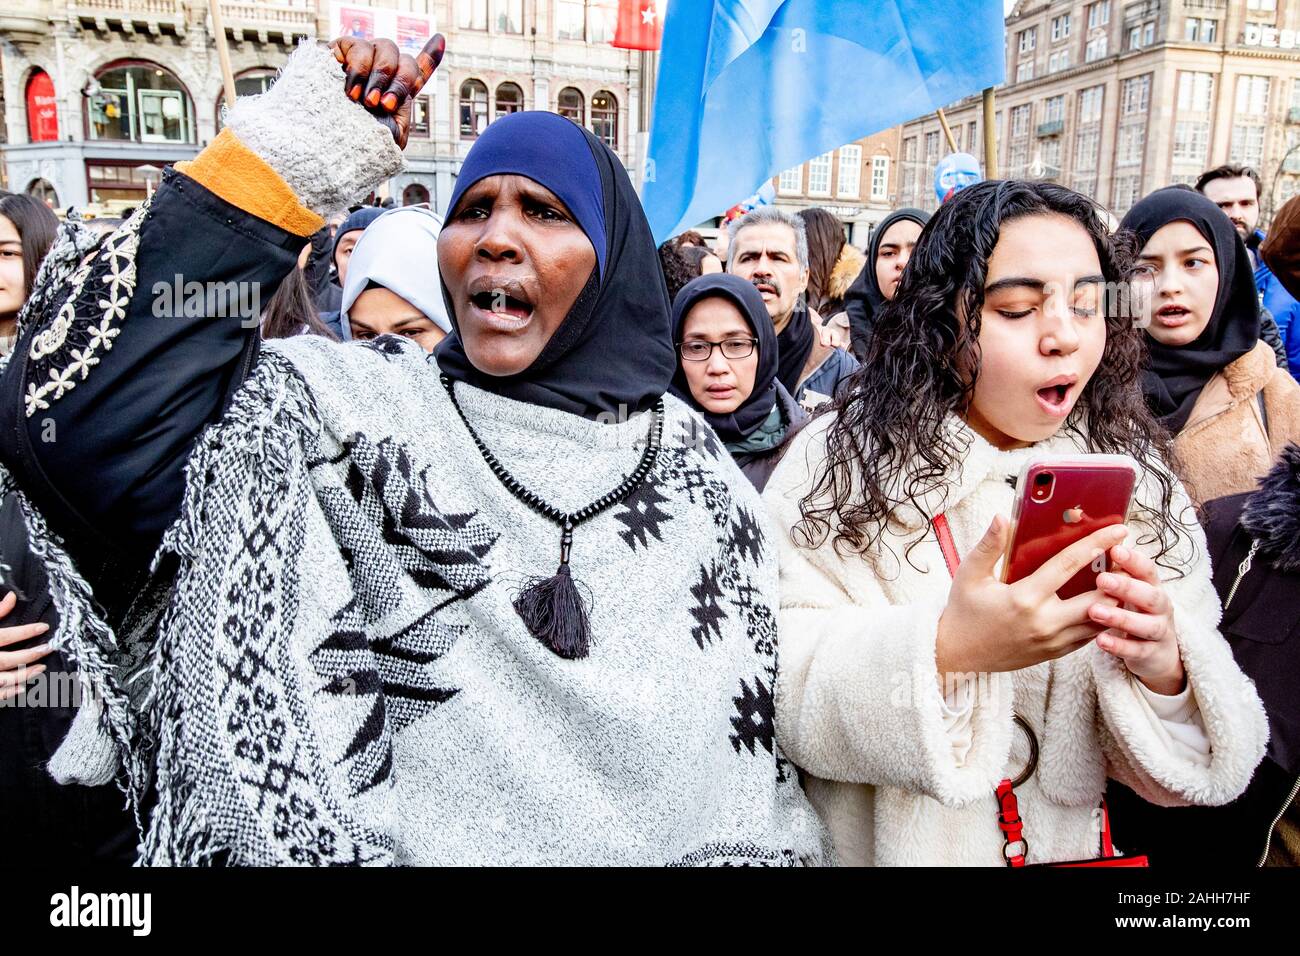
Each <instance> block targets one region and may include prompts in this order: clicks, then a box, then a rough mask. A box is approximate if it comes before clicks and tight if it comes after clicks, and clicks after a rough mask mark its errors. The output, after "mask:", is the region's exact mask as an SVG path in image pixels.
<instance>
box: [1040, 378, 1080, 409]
mask: <svg viewBox="0 0 1300 956" xmlns="http://www.w3.org/2000/svg"><path fill="white" fill-rule="evenodd" d="M1074 385H1075V380H1074V379H1073V378H1070V377H1062V378H1058V379H1054V380H1053V381H1051V382H1048V383H1047V384H1046V385H1044V386H1043V387H1042V388H1040V389H1038V390H1037V392H1035V394H1036V395H1037V396H1038V402H1039V404H1040V405H1042V407H1043V408H1044V409H1045V410H1046V411H1047V412H1048V413H1049V414H1051V415H1056V416H1063V415H1065V414H1066V412H1068V411H1069V409H1070V404H1071V403H1070V393H1071V392H1072V391H1073V390H1074Z"/></svg>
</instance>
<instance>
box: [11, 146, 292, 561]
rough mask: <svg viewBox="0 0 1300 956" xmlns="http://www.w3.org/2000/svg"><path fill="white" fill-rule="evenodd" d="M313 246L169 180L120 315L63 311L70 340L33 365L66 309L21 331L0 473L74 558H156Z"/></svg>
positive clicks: (101, 304) (89, 306)
mask: <svg viewBox="0 0 1300 956" xmlns="http://www.w3.org/2000/svg"><path fill="white" fill-rule="evenodd" d="M107 241H111V240H107ZM305 241H306V240H305V238H303V237H300V236H296V235H293V234H292V233H289V232H286V231H284V230H282V229H280V228H279V227H277V226H274V225H272V224H270V223H267V222H265V221H262V220H260V219H257V218H256V217H253V216H251V215H250V214H248V213H246V212H244V211H242V210H241V209H239V208H238V207H236V206H233V205H231V204H229V203H227V202H225V201H224V200H222V199H221V198H220V197H218V196H217V195H215V194H214V193H212V192H210V191H209V190H207V189H205V188H204V187H203V186H202V185H200V184H199V183H198V182H197V181H195V180H193V179H190V178H189V177H188V176H185V175H184V174H181V173H177V172H175V171H174V170H171V169H169V170H167V172H166V174H165V176H164V181H163V183H162V185H161V186H160V187H159V189H158V191H157V193H156V194H155V195H154V197H153V201H152V204H151V206H150V207H149V209H148V211H147V213H146V215H145V218H144V220H143V221H142V222H141V224H140V228H139V245H138V250H137V251H136V253H135V256H134V261H135V268H136V284H135V288H134V290H133V292H132V293H131V295H130V299H129V304H127V305H126V307H125V315H124V316H122V315H117V316H114V315H113V314H112V313H111V311H108V303H106V302H105V301H104V300H103V299H97V298H96V296H95V295H94V294H89V295H87V294H83V295H80V296H77V297H76V298H75V299H69V301H70V302H71V303H72V304H73V305H74V306H75V316H74V319H73V328H72V331H71V332H69V334H68V335H67V338H66V342H65V344H64V345H63V346H62V347H60V348H58V349H56V350H55V351H54V352H53V354H51V355H47V356H45V357H44V358H43V359H33V358H32V357H31V355H30V352H31V343H32V337H33V336H34V335H35V334H37V333H39V332H40V331H41V330H42V329H44V328H48V327H49V326H50V325H51V323H53V322H54V321H55V319H56V315H57V312H58V309H57V308H54V309H51V310H49V314H46V315H40V316H34V317H32V318H30V319H29V320H28V321H27V322H26V328H24V331H23V334H22V337H21V339H20V341H19V343H18V347H17V351H16V354H15V355H14V356H13V359H12V360H11V361H10V363H9V365H8V367H7V368H6V369H5V372H4V374H3V377H0V460H3V461H4V463H5V465H6V466H7V467H8V468H9V469H10V471H11V472H12V473H13V474H14V476H15V478H16V479H17V481H18V483H19V484H20V486H21V487H22V488H23V489H24V491H26V492H27V494H28V495H29V496H30V497H31V498H32V500H33V502H34V503H35V504H36V505H37V507H38V508H40V509H41V511H42V512H43V513H44V515H45V517H46V520H47V521H48V522H49V524H50V525H51V527H52V528H53V529H54V530H55V531H57V532H58V533H59V534H60V535H61V536H62V537H63V538H64V539H65V541H67V542H68V544H69V548H70V550H72V551H73V554H74V557H76V556H78V554H79V553H80V554H82V555H84V554H85V553H86V551H87V550H90V551H91V553H92V555H93V556H94V558H96V559H98V558H102V557H105V556H112V557H114V558H115V559H117V560H121V561H127V562H130V563H133V564H139V563H141V562H147V561H148V560H149V558H150V557H151V556H152V554H153V552H154V550H155V549H156V547H157V544H158V542H159V540H160V538H161V536H162V534H163V532H164V531H165V530H166V528H167V527H168V525H170V524H171V522H172V521H173V520H174V518H175V516H176V514H177V511H178V509H179V505H180V501H181V496H182V492H183V489H184V469H185V462H186V460H187V458H188V456H189V453H190V450H191V448H192V447H193V444H194V441H195V439H196V438H197V436H198V435H199V433H200V431H202V429H203V428H204V427H205V426H206V425H208V424H209V423H211V422H213V421H214V420H216V418H217V417H218V416H219V415H220V413H221V411H222V410H223V408H224V406H225V404H226V402H227V401H228V400H229V398H230V396H231V394H232V393H233V391H234V389H235V388H236V387H237V386H238V385H239V383H240V382H241V381H242V380H243V378H244V376H245V375H246V374H247V372H248V369H249V367H250V365H251V364H252V360H253V358H254V356H255V354H256V350H257V327H258V321H259V317H260V311H261V306H262V305H264V304H265V303H266V302H267V300H269V299H270V298H271V296H272V295H274V293H275V290H276V288H277V287H278V285H279V283H280V281H281V280H282V279H283V278H284V276H285V275H287V274H288V272H289V270H290V269H292V268H293V267H294V266H295V264H296V259H297V255H298V252H299V251H300V250H301V249H302V246H303V243H304V242H305ZM102 248H103V246H101V249H102ZM99 268H105V267H104V266H97V270H98V269H99ZM95 281H99V282H101V283H102V282H103V281H104V280H103V278H102V276H99V274H98V271H96V272H92V275H91V277H90V283H89V284H93V283H94V282H95ZM89 284H88V286H87V287H88V288H89ZM178 293H179V294H178ZM247 313H252V314H251V316H250V315H248V314H247ZM106 325H107V326H116V328H117V329H118V332H117V334H116V336H115V337H114V338H112V340H111V343H110V345H109V347H108V348H103V347H102V346H101V347H100V348H99V349H98V350H97V351H96V353H95V355H96V357H97V359H98V362H97V364H94V365H93V366H91V367H89V368H88V369H85V375H84V377H75V378H76V383H75V386H74V387H73V388H72V389H71V390H69V391H66V392H64V393H63V394H62V395H61V396H59V397H55V396H54V394H53V393H51V394H49V395H47V397H46V399H45V401H46V403H47V404H48V407H46V408H39V407H37V408H33V409H29V408H28V403H27V399H26V396H27V394H28V392H29V389H31V388H35V387H39V386H40V385H41V384H43V383H46V382H48V381H50V376H51V374H52V373H53V374H60V372H61V371H64V372H66V371H67V369H68V368H69V367H71V366H72V365H73V363H74V362H75V361H76V360H77V355H76V354H74V353H75V352H76V350H77V349H79V348H80V349H82V351H83V353H84V346H85V343H86V341H87V339H86V336H87V335H88V334H92V333H91V332H90V331H89V330H92V329H93V328H96V327H98V328H99V329H101V330H102V329H103V328H104V327H105V326H106ZM29 411H30V414H29ZM91 563H92V564H93V563H94V561H93V560H92V562H91Z"/></svg>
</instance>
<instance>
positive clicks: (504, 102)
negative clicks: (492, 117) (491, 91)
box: [496, 83, 524, 116]
mask: <svg viewBox="0 0 1300 956" xmlns="http://www.w3.org/2000/svg"><path fill="white" fill-rule="evenodd" d="M523 108H524V91H523V90H521V89H520V88H519V87H518V86H516V85H515V84H513V83H502V84H501V85H500V86H498V87H497V112H496V115H497V116H505V115H506V114H508V113H518V112H519V111H520V110H522V109H523Z"/></svg>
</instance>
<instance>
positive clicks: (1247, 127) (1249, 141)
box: [1228, 123, 1264, 168]
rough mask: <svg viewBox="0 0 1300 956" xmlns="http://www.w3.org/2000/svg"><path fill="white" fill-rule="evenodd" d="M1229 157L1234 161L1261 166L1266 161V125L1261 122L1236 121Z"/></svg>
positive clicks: (1255, 166) (1245, 164) (1256, 166)
mask: <svg viewBox="0 0 1300 956" xmlns="http://www.w3.org/2000/svg"><path fill="white" fill-rule="evenodd" d="M1228 157H1229V159H1231V161H1232V162H1234V163H1241V164H1242V165H1243V166H1251V167H1254V168H1259V167H1260V166H1262V165H1263V163H1264V127H1263V126H1262V125H1261V124H1259V123H1235V124H1233V127H1232V149H1231V150H1229V152H1228Z"/></svg>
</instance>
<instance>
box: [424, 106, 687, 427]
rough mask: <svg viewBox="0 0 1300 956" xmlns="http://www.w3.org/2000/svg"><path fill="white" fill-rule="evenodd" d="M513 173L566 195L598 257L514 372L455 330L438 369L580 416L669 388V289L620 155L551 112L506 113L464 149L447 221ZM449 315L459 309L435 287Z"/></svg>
mask: <svg viewBox="0 0 1300 956" xmlns="http://www.w3.org/2000/svg"><path fill="white" fill-rule="evenodd" d="M507 173H513V174H517V175H520V176H526V177H528V178H529V179H531V180H533V181H534V182H536V183H538V184H540V185H542V186H545V187H546V188H547V189H549V190H550V191H551V192H553V193H555V195H556V196H557V197H558V198H559V199H560V201H561V202H562V203H564V205H565V207H567V208H568V210H569V212H570V213H572V214H573V218H574V220H575V221H576V222H577V224H578V226H579V227H580V228H581V229H582V231H583V232H585V233H586V234H587V238H588V239H590V240H591V245H592V248H593V249H595V252H596V267H595V269H593V270H592V273H591V276H590V277H589V278H588V280H587V284H586V286H585V287H584V288H583V290H582V292H580V293H579V294H578V298H577V300H576V301H575V302H574V304H573V306H572V308H570V310H569V314H568V315H567V316H565V319H564V321H563V323H561V325H560V327H559V328H558V329H556V330H555V334H554V335H552V336H551V340H550V341H549V342H547V343H546V346H545V347H544V348H543V349H542V352H541V354H540V355H538V356H537V358H536V360H535V361H534V362H533V364H532V365H530V366H529V367H528V368H526V369H525V370H524V371H522V372H520V373H518V374H516V375H505V376H497V375H488V374H485V373H483V372H480V371H479V370H478V369H477V368H475V367H474V365H473V363H472V362H470V360H469V356H468V355H466V354H465V349H464V346H463V345H462V344H461V340H460V336H459V334H456V333H453V334H451V335H449V336H448V337H447V338H446V339H444V340H443V341H442V344H440V345H439V346H438V348H437V350H436V351H435V355H436V356H437V360H438V366H439V368H440V369H441V370H442V372H443V374H445V375H447V376H449V377H450V378H452V379H455V380H457V381H462V382H467V383H469V384H471V385H474V386H476V387H478V388H482V389H485V390H487V391H490V392H494V393H496V394H498V395H501V396H504V397H506V398H511V399H514V400H516V401H521V402H529V403H531V404H534V405H544V406H546V407H548V408H556V409H559V410H561V411H565V412H571V413H573V414H576V415H582V416H585V417H587V418H592V419H595V418H598V417H604V416H613V417H615V418H617V417H618V416H620V415H621V414H623V413H629V414H630V413H633V412H639V411H642V410H644V409H647V408H650V407H652V406H653V405H654V404H655V402H656V401H658V400H659V398H660V396H662V395H663V394H664V392H666V391H667V390H668V386H669V383H670V382H671V381H672V377H673V372H674V371H675V370H676V368H677V362H676V352H675V350H674V348H673V343H672V334H671V326H670V322H669V311H668V310H669V303H668V289H667V287H666V286H665V285H664V277H663V271H662V270H661V269H660V266H659V253H658V250H657V249H656V248H655V243H654V239H653V238H652V236H651V234H650V226H649V224H648V223H647V222H646V218H645V213H644V212H643V211H642V209H641V201H640V200H639V199H638V198H637V195H636V190H634V189H633V188H632V183H631V181H630V180H629V179H628V176H627V171H626V170H624V169H623V164H622V163H620V162H619V161H618V158H617V157H616V156H615V155H614V154H613V153H612V152H610V150H609V148H608V147H607V146H605V144H604V143H602V142H600V140H598V139H597V138H596V137H595V136H594V135H592V134H591V133H590V132H588V131H587V130H585V129H583V128H582V127H580V126H578V125H577V124H575V123H573V122H571V121H570V120H567V119H565V118H564V117H562V116H559V115H557V114H555V113H545V112H522V113H512V114H510V115H509V116H503V117H502V118H501V119H499V120H496V121H495V122H494V123H492V125H491V126H489V127H488V128H487V130H486V131H484V133H483V135H481V136H480V137H479V138H478V141H477V142H476V143H475V144H474V146H473V147H472V148H471V149H470V151H469V155H468V156H467V157H466V158H465V164H464V165H463V166H462V167H461V171H460V175H459V176H458V177H457V179H456V188H455V189H454V190H453V191H452V194H451V202H450V203H449V205H448V213H447V222H448V223H451V222H452V221H453V220H454V218H455V215H456V211H457V210H456V206H457V204H458V203H459V202H460V199H461V197H462V196H463V195H464V194H465V191H466V190H467V189H469V188H470V187H471V186H473V185H474V184H475V183H477V182H479V181H480V180H482V179H486V178H487V177H489V176H497V175H502V174H507ZM442 293H443V297H444V298H445V299H446V300H447V311H448V313H449V314H450V316H451V321H452V325H453V326H455V325H456V311H455V309H454V308H453V306H452V301H451V296H450V295H448V293H447V286H446V283H443V287H442Z"/></svg>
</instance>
